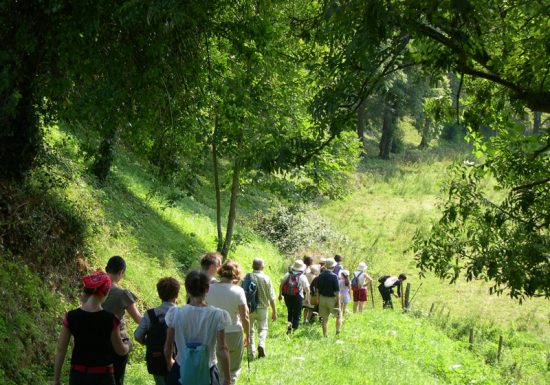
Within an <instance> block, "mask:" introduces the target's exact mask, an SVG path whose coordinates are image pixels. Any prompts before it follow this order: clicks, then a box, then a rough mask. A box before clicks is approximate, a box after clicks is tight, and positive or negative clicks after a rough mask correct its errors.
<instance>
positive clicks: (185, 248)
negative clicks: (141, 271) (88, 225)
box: [103, 173, 208, 270]
mask: <svg viewBox="0 0 550 385" xmlns="http://www.w3.org/2000/svg"><path fill="white" fill-rule="evenodd" d="M104 190H105V191H107V192H108V194H107V195H108V196H109V199H107V200H105V201H104V202H103V206H104V209H105V217H106V219H107V220H108V221H109V222H110V227H111V228H114V229H115V230H114V231H115V234H114V236H115V237H117V235H118V234H117V229H119V230H122V231H120V232H121V233H124V232H127V233H128V234H130V235H131V236H133V237H134V238H135V239H136V240H137V242H138V245H139V246H138V247H139V249H140V250H142V251H143V252H144V253H146V254H148V255H150V256H151V257H155V258H157V259H158V260H159V262H160V263H161V264H164V263H165V261H166V259H167V258H173V259H174V260H175V261H177V263H178V264H179V265H180V268H181V269H183V270H187V269H188V268H189V267H190V266H191V265H192V264H193V262H194V261H195V260H196V259H197V258H198V256H199V255H201V254H202V253H204V252H205V251H206V250H207V249H208V246H207V245H205V244H204V243H203V242H201V241H200V240H198V239H197V238H196V237H195V235H194V234H192V233H191V234H188V233H184V232H182V230H181V229H179V228H178V227H177V226H175V225H174V224H173V223H170V222H169V221H167V220H166V219H165V218H163V217H162V216H161V215H160V214H159V213H158V212H156V211H155V210H154V209H153V208H152V207H151V206H150V205H149V204H148V203H147V202H146V201H144V200H143V199H142V198H140V197H139V196H137V195H136V194H134V193H133V192H132V191H131V190H130V189H129V188H128V187H127V186H126V185H125V183H124V181H123V180H122V179H121V178H120V177H119V176H117V175H116V173H111V175H109V181H108V184H107V185H106V186H104Z"/></svg>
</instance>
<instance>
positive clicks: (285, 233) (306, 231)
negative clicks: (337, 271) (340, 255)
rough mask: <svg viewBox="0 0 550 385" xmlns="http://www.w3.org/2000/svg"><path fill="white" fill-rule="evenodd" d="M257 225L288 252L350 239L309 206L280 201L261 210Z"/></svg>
mask: <svg viewBox="0 0 550 385" xmlns="http://www.w3.org/2000/svg"><path fill="white" fill-rule="evenodd" d="M254 229H255V231H256V232H258V233H259V234H261V235H263V236H264V237H266V238H267V239H268V240H269V241H270V242H271V243H273V244H274V245H275V246H277V247H278V248H279V250H281V251H282V252H283V253H285V254H287V255H289V254H290V255H293V254H298V252H300V251H309V252H311V251H312V250H316V251H318V250H323V249H324V248H325V247H326V245H329V244H335V243H345V242H346V237H345V236H344V235H342V234H339V233H338V232H337V231H335V230H334V229H332V228H331V227H330V225H329V224H328V223H327V222H326V221H325V220H323V218H322V217H320V216H318V215H314V214H311V213H309V210H308V208H307V206H298V205H294V206H291V207H287V206H283V205H279V206H275V207H272V208H270V209H269V210H268V211H267V212H258V214H257V217H256V220H255V223H254Z"/></svg>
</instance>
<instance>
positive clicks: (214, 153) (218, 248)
mask: <svg viewBox="0 0 550 385" xmlns="http://www.w3.org/2000/svg"><path fill="white" fill-rule="evenodd" d="M217 125H218V122H216V123H215V126H214V137H213V140H212V162H213V164H214V190H216V228H217V230H218V242H217V245H216V251H219V252H221V251H222V247H223V232H222V200H221V196H220V179H219V172H218V148H217V145H216V139H217V138H216V130H217Z"/></svg>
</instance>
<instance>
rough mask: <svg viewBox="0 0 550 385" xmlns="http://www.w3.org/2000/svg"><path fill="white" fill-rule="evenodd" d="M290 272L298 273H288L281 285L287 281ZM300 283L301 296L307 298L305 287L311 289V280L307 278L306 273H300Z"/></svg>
mask: <svg viewBox="0 0 550 385" xmlns="http://www.w3.org/2000/svg"><path fill="white" fill-rule="evenodd" d="M290 274H298V273H297V272H295V271H293V272H292V273H286V274H285V275H284V277H283V279H281V285H282V284H284V283H285V281H286V279H287V278H288V276H289V275H290ZM299 285H300V292H299V293H298V294H299V295H300V297H302V298H305V297H306V296H305V292H304V290H305V289H309V282H308V280H307V277H306V275H305V274H303V273H301V274H300V281H299Z"/></svg>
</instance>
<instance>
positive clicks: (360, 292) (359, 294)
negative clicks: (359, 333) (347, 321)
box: [351, 262, 372, 313]
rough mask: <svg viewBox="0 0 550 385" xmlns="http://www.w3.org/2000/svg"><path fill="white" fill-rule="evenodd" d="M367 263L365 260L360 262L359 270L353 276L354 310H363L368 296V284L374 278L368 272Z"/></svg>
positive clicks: (355, 311)
mask: <svg viewBox="0 0 550 385" xmlns="http://www.w3.org/2000/svg"><path fill="white" fill-rule="evenodd" d="M367 267H368V266H367V264H366V263H365V262H360V263H359V265H357V271H356V272H355V273H353V278H352V280H351V290H352V292H353V312H354V313H357V310H359V313H361V312H363V308H364V306H365V302H366V301H367V297H368V290H367V285H368V284H369V283H370V282H372V278H371V276H370V275H368V274H367V272H366V270H367Z"/></svg>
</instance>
